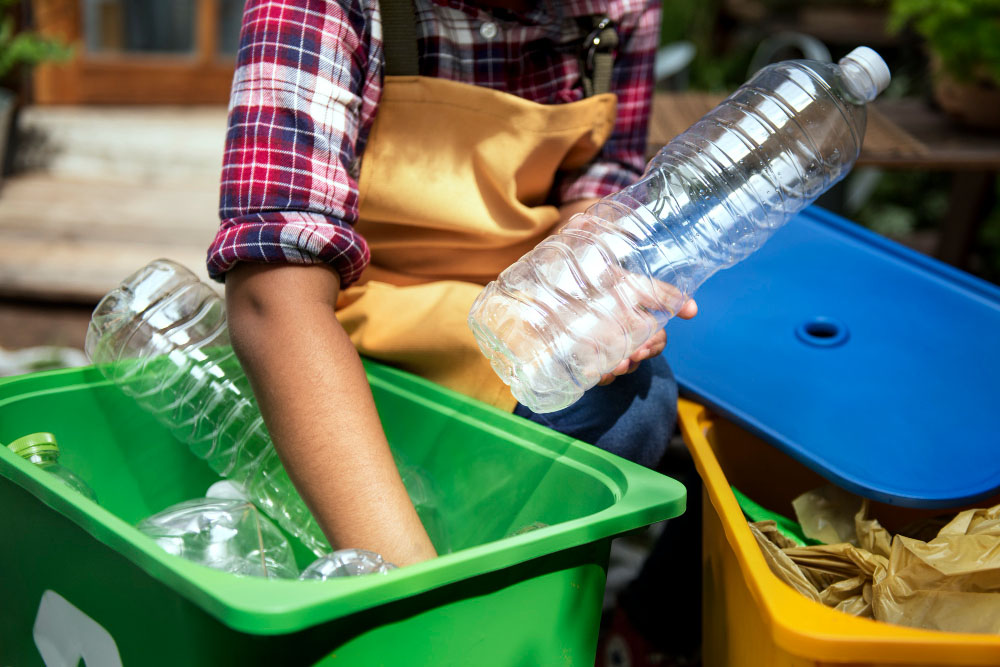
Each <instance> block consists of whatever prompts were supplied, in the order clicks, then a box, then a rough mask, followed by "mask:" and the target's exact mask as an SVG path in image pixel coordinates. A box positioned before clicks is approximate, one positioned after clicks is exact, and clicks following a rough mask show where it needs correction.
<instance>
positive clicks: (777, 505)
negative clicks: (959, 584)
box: [679, 399, 1000, 667]
mask: <svg viewBox="0 0 1000 667" xmlns="http://www.w3.org/2000/svg"><path fill="white" fill-rule="evenodd" d="M679 423H680V426H681V430H682V432H683V435H684V441H685V443H686V444H687V446H688V449H690V451H691V454H692V456H693V458H694V461H695V465H696V466H697V468H698V472H699V474H700V475H701V478H702V481H703V482H704V492H703V494H702V503H703V507H704V511H703V517H704V518H703V536H702V540H703V568H704V569H703V575H702V576H703V584H702V585H703V630H702V650H703V662H704V665H705V667H722V666H731V667H757V666H762V667H763V666H767V667H806V666H810V665H816V666H824V667H825V666H833V665H837V666H845V667H846V666H854V667H862V666H863V667H880V666H882V665H887V666H888V665H892V666H899V665H919V666H920V667H929V666H931V665H934V666H941V665H984V666H985V665H994V666H996V665H1000V635H987V634H971V633H968V634H967V633H951V632H938V631H931V630H922V629H918V628H910V627H904V626H898V625H891V624H888V623H881V622H878V621H873V620H871V619H866V618H858V617H855V616H851V615H849V614H845V613H843V612H840V611H836V610H834V609H831V608H828V607H825V606H823V605H822V604H820V603H818V602H814V601H812V600H809V599H807V598H806V597H804V596H802V595H801V594H800V593H798V592H797V591H795V590H793V589H792V588H791V587H790V586H788V585H786V584H785V583H784V582H782V581H781V580H779V579H778V578H777V576H775V575H774V574H773V573H772V572H771V570H770V568H769V567H768V565H767V562H766V561H765V560H764V556H763V554H762V553H761V551H760V547H759V546H758V544H757V542H756V540H755V539H754V537H753V535H752V534H751V532H750V529H749V527H748V526H747V521H746V518H745V517H744V515H743V512H742V510H741V509H740V506H739V504H738V502H737V500H736V496H735V495H734V494H733V491H732V488H733V487H735V488H737V489H739V490H740V491H742V492H743V493H745V494H746V495H747V496H749V497H750V498H752V499H753V500H754V501H756V502H758V503H760V504H761V505H763V506H765V507H768V508H770V509H773V510H775V511H778V512H785V513H789V514H790V513H791V510H790V508H791V500H792V499H793V498H795V497H796V496H798V495H799V494H801V493H803V492H805V491H807V490H810V489H813V488H816V487H818V486H822V485H823V484H826V483H827V482H826V481H825V480H824V479H823V478H821V477H820V476H818V475H817V474H816V473H814V472H813V471H811V470H809V469H807V468H806V467H804V466H802V465H801V464H799V463H798V462H796V461H794V460H793V459H791V458H790V457H788V456H787V455H785V454H783V453H781V452H779V451H778V450H777V449H775V448H773V447H771V446H769V445H768V444H766V443H765V442H763V441H762V440H760V439H758V438H756V437H755V436H753V435H751V434H750V433H748V432H747V431H745V430H743V429H741V428H739V427H738V426H736V425H734V424H732V423H730V422H728V421H726V420H725V419H722V418H721V417H718V416H716V415H714V414H712V413H711V412H710V411H709V410H708V409H707V408H705V407H703V406H701V405H699V404H697V403H693V402H691V401H687V400H683V399H682V400H681V401H680V408H679ZM993 504H996V500H986V501H983V502H982V503H979V505H981V506H989V505H993ZM873 508H876V509H874V510H873V513H875V514H876V515H877V516H878V517H879V518H880V520H882V521H883V523H885V524H886V525H887V527H889V526H890V525H892V524H893V523H894V522H898V523H899V524H900V525H902V523H905V522H906V521H911V520H914V519H917V518H920V517H923V516H927V515H928V514H929V511H928V510H916V509H907V508H900V507H890V506H888V505H873ZM934 513H940V512H939V511H937V512H934Z"/></svg>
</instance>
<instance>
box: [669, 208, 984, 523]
mask: <svg viewBox="0 0 1000 667" xmlns="http://www.w3.org/2000/svg"><path fill="white" fill-rule="evenodd" d="M696 298H697V300H698V305H699V314H698V316H697V317H696V318H694V319H693V320H690V321H681V320H675V321H672V322H670V323H669V324H668V326H667V333H668V335H669V343H668V345H667V349H666V352H665V354H666V355H667V358H668V360H669V361H670V363H671V365H672V367H673V370H674V373H675V375H676V376H677V379H678V382H679V383H680V385H681V388H682V390H683V391H684V392H685V393H687V394H688V395H691V396H693V397H694V398H696V399H697V400H699V401H700V402H702V403H705V404H707V405H709V406H711V407H712V408H714V409H715V410H717V411H718V412H719V413H721V414H723V415H724V416H726V417H728V418H729V419H731V420H732V421H734V422H736V423H738V424H740V425H742V426H744V427H746V428H747V429H748V430H750V431H752V432H754V433H756V434H757V435H759V436H761V437H762V438H763V439H765V440H767V441H768V442H770V443H772V444H773V445H774V446H776V447H778V448H779V449H781V450H782V451H784V452H786V453H787V454H789V455H791V456H792V457H794V458H795V459H797V460H798V461H800V462H802V463H803V464H805V465H807V466H808V467H810V468H812V469H813V470H815V471H816V472H818V473H819V474H821V475H823V476H824V477H826V478H827V479H829V480H830V481H832V482H834V483H836V484H839V485H840V486H842V487H844V488H846V489H848V490H850V491H853V492H855V493H857V494H860V495H862V496H866V497H868V498H872V499H874V500H878V501H882V502H887V503H893V504H896V505H905V506H912V507H931V508H934V507H954V506H957V505H961V504H965V503H968V502H973V501H977V500H980V499H982V498H986V497H989V496H991V495H993V494H995V493H996V492H997V491H1000V456H997V445H998V443H1000V419H998V410H997V401H998V398H1000V344H998V333H997V332H998V331H1000V289H998V288H996V287H995V286H993V285H991V284H989V283H986V282H984V281H981V280H979V279H977V278H974V277H972V276H970V275H968V274H966V273H963V272H961V271H957V270H955V269H953V268H951V267H949V266H947V265H945V264H943V263H941V262H938V261H936V260H933V259H930V258H928V257H926V256H923V255H920V254H919V253H916V252H913V251H911V250H908V249H906V248H905V247H903V246H900V245H898V244H896V243H893V242H891V241H888V240H886V239H884V238H882V237H880V236H877V235H875V234H873V233H871V232H868V231H866V230H864V229H862V228H861V227H859V226H857V225H854V224H852V223H850V222H847V221H845V220H843V219H841V218H839V217H837V216H834V215H832V214H830V213H828V212H826V211H823V210H821V209H818V208H816V207H811V208H810V209H808V210H806V211H805V212H804V213H802V214H800V215H799V216H798V217H796V218H795V219H794V220H791V221H790V222H789V223H788V224H787V225H786V226H785V227H784V228H782V229H781V230H779V231H777V232H776V233H775V235H774V237H773V238H772V239H771V240H769V241H768V242H767V243H766V244H765V245H764V247H763V248H761V249H760V250H759V251H758V252H757V253H755V254H754V255H752V256H751V257H749V258H748V259H746V260H745V261H743V262H742V263H740V264H738V265H736V266H735V267H733V268H731V269H726V270H724V271H720V272H719V273H717V274H716V275H715V276H713V277H712V278H710V279H709V280H708V281H707V282H706V283H705V284H704V285H703V286H702V287H701V289H699V291H698V293H697V294H696Z"/></svg>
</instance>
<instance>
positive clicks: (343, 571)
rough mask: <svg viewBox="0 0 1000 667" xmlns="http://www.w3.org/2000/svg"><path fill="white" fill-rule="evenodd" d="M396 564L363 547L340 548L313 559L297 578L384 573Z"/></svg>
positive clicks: (337, 577)
mask: <svg viewBox="0 0 1000 667" xmlns="http://www.w3.org/2000/svg"><path fill="white" fill-rule="evenodd" d="M395 569H396V566H395V565H393V564H392V563H387V562H385V561H384V560H382V556H380V555H378V554H377V553H375V552H374V551H366V550H365V549H340V550H339V551H334V552H333V553H331V554H327V555H326V556H323V557H322V558H320V559H318V560H316V561H314V562H313V563H312V564H311V565H309V567H307V568H306V569H304V570H303V571H302V574H301V575H299V579H303V580H306V579H315V580H318V581H326V580H327V579H339V578H341V577H357V576H361V575H363V574H386V573H387V572H390V571H392V570H395Z"/></svg>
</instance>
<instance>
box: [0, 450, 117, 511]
mask: <svg viewBox="0 0 1000 667" xmlns="http://www.w3.org/2000/svg"><path fill="white" fill-rule="evenodd" d="M7 448H8V449H10V451H12V452H14V453H15V454H17V455H18V456H21V457H22V458H24V459H26V460H27V461H30V462H31V463H34V464H35V465H37V466H38V467H39V468H41V469H42V470H45V471H46V472H48V473H51V474H52V475H54V476H55V477H57V478H58V479H60V480H61V481H62V482H63V483H64V484H66V486H68V487H70V488H73V489H76V490H77V491H79V492H80V493H82V494H83V495H84V496H86V497H87V498H90V499H91V500H93V501H94V502H95V503H96V502H97V494H95V493H94V490H93V489H91V488H90V486H89V485H88V484H87V483H86V482H84V481H83V480H82V479H80V477H79V476H78V475H77V474H76V473H75V472H73V471H72V470H70V469H69V468H67V467H66V466H64V465H62V464H61V463H59V443H58V442H57V441H56V437H55V436H54V435H52V434H51V433H31V434H29V435H26V436H23V437H20V438H18V439H17V440H15V441H14V442H12V443H10V444H9V445H7Z"/></svg>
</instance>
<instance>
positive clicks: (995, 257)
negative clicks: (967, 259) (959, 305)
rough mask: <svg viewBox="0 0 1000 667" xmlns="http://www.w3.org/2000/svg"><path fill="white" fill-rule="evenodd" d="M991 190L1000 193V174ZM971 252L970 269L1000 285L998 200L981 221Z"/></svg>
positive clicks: (999, 210)
mask: <svg viewBox="0 0 1000 667" xmlns="http://www.w3.org/2000/svg"><path fill="white" fill-rule="evenodd" d="M993 192H994V193H1000V176H998V177H997V181H996V183H995V184H994V185H993ZM998 199H1000V195H998ZM973 253H974V256H973V266H972V270H973V271H974V272H975V273H976V274H978V275H979V276H980V277H982V278H985V279H986V280H989V281H992V282H994V283H996V284H998V285H1000V201H997V202H996V203H995V204H994V206H993V211H992V212H991V213H990V215H989V216H988V217H987V218H986V222H984V223H983V226H982V228H981V230H980V232H979V238H978V239H977V243H976V247H975V249H974V250H973Z"/></svg>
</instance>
